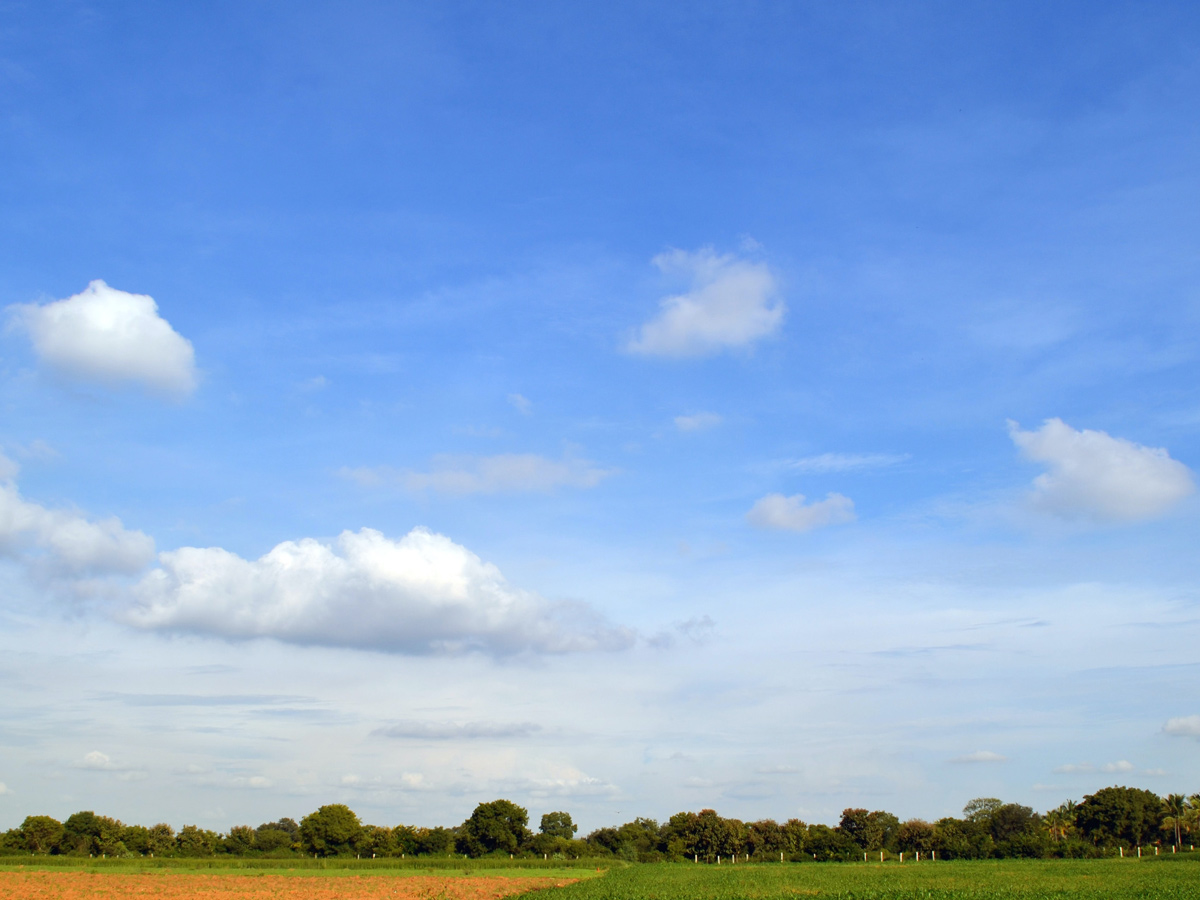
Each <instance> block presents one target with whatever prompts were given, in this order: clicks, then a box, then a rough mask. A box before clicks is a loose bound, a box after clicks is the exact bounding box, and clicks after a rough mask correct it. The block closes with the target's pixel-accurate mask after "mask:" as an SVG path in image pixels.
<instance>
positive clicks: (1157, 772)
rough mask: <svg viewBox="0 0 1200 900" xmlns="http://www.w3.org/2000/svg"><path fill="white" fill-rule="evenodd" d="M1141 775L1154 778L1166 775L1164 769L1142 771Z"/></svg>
mask: <svg viewBox="0 0 1200 900" xmlns="http://www.w3.org/2000/svg"><path fill="white" fill-rule="evenodd" d="M1142 774H1143V775H1153V776H1154V777H1156V778H1160V777H1162V776H1164V775H1166V774H1167V770H1166V769H1143V770H1142Z"/></svg>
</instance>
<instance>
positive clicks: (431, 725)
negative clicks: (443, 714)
mask: <svg viewBox="0 0 1200 900" xmlns="http://www.w3.org/2000/svg"><path fill="white" fill-rule="evenodd" d="M541 730H542V726H540V725H537V724H535V723H533V722H421V721H403V722H396V723H394V724H392V725H388V726H386V727H384V728H377V729H376V730H375V731H373V732H371V733H372V734H373V735H375V736H377V737H388V738H404V739H410V740H421V741H453V740H494V739H500V738H523V737H530V736H531V735H534V734H537V733H538V732H539V731H541Z"/></svg>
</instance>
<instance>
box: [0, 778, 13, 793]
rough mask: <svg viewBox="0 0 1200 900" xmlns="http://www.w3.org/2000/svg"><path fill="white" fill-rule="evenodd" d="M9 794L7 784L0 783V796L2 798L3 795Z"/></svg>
mask: <svg viewBox="0 0 1200 900" xmlns="http://www.w3.org/2000/svg"><path fill="white" fill-rule="evenodd" d="M11 793H12V790H11V789H10V788H9V786H8V785H7V784H5V783H4V782H3V781H0V796H3V795H4V794H11Z"/></svg>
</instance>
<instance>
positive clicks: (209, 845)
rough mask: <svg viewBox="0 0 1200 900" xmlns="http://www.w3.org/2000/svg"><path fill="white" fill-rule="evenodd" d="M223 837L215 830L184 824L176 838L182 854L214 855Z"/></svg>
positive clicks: (194, 855)
mask: <svg viewBox="0 0 1200 900" xmlns="http://www.w3.org/2000/svg"><path fill="white" fill-rule="evenodd" d="M220 841H221V837H220V835H218V834H217V833H216V832H215V831H209V830H208V829H207V828H200V827H199V826H196V825H184V826H183V827H182V828H181V829H179V835H178V836H177V837H176V838H175V846H176V847H177V848H178V850H179V855H180V856H190V857H197V856H212V855H214V854H215V853H216V852H217V845H218V844H219V843H220Z"/></svg>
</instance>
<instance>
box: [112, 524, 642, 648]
mask: <svg viewBox="0 0 1200 900" xmlns="http://www.w3.org/2000/svg"><path fill="white" fill-rule="evenodd" d="M159 561H160V568H158V569H156V570H154V571H153V572H151V573H149V574H148V575H147V576H146V577H145V578H144V579H143V580H142V581H141V583H140V584H139V585H138V586H137V589H136V593H135V596H136V603H135V605H133V606H132V607H131V608H129V609H128V610H126V611H125V613H124V614H123V615H122V616H121V618H123V619H124V621H126V622H127V623H129V624H131V625H134V626H136V627H139V628H143V629H147V630H155V631H165V632H183V633H194V634H203V635H209V636H213V637H219V638H227V639H235V640H237V639H250V638H273V639H275V640H279V641H283V642H285V643H291V644H299V645H305V646H325V647H346V648H353V649H361V650H375V651H381V652H385V653H398V654H412V655H426V654H454V653H463V652H471V651H478V652H483V653H488V654H492V655H495V656H505V655H513V654H521V653H551V654H556V653H568V652H575V651H589V650H616V649H623V648H625V647H628V646H630V645H631V644H632V643H633V640H634V634H633V632H632V631H631V630H629V629H627V628H621V627H616V626H611V625H609V624H608V623H607V622H605V621H604V620H603V619H602V618H601V617H600V616H599V615H598V614H597V613H596V612H595V611H593V610H592V609H591V608H590V607H588V606H587V605H585V604H582V603H550V602H548V601H546V600H544V599H543V598H541V597H539V596H538V595H536V594H534V593H531V592H529V591H524V590H520V589H518V588H515V587H513V586H512V585H510V584H509V583H508V582H507V581H506V580H505V578H504V576H503V575H502V574H501V573H500V570H499V569H497V568H496V566H494V565H492V564H491V563H486V562H484V561H483V560H481V559H480V558H479V557H478V556H476V555H475V554H474V553H472V552H471V551H469V550H467V549H466V548H465V547H463V546H460V545H459V544H456V543H454V542H453V541H451V540H450V539H449V538H447V537H445V536H443V535H440V534H435V533H434V532H432V531H429V530H427V529H425V528H414V529H413V530H412V531H410V532H409V533H408V534H406V535H405V536H404V537H402V538H400V539H399V540H391V539H389V538H388V537H386V536H385V535H383V534H382V533H380V532H378V531H375V530H373V529H370V528H363V529H361V530H360V531H357V532H354V531H344V532H342V534H341V535H340V536H339V537H338V538H337V539H336V540H335V541H333V542H332V543H331V544H325V543H322V542H320V541H317V540H314V539H312V538H306V539H303V540H299V541H285V542H283V543H281V544H279V545H277V546H276V547H275V548H274V549H272V550H271V551H270V552H269V553H267V554H265V555H264V556H262V557H260V558H259V559H257V560H246V559H243V558H242V557H240V556H237V555H236V554H234V553H230V552H229V551H227V550H223V549H221V548H219V547H208V548H199V547H183V548H180V549H178V550H172V551H168V552H164V553H161V554H160V555H159Z"/></svg>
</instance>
